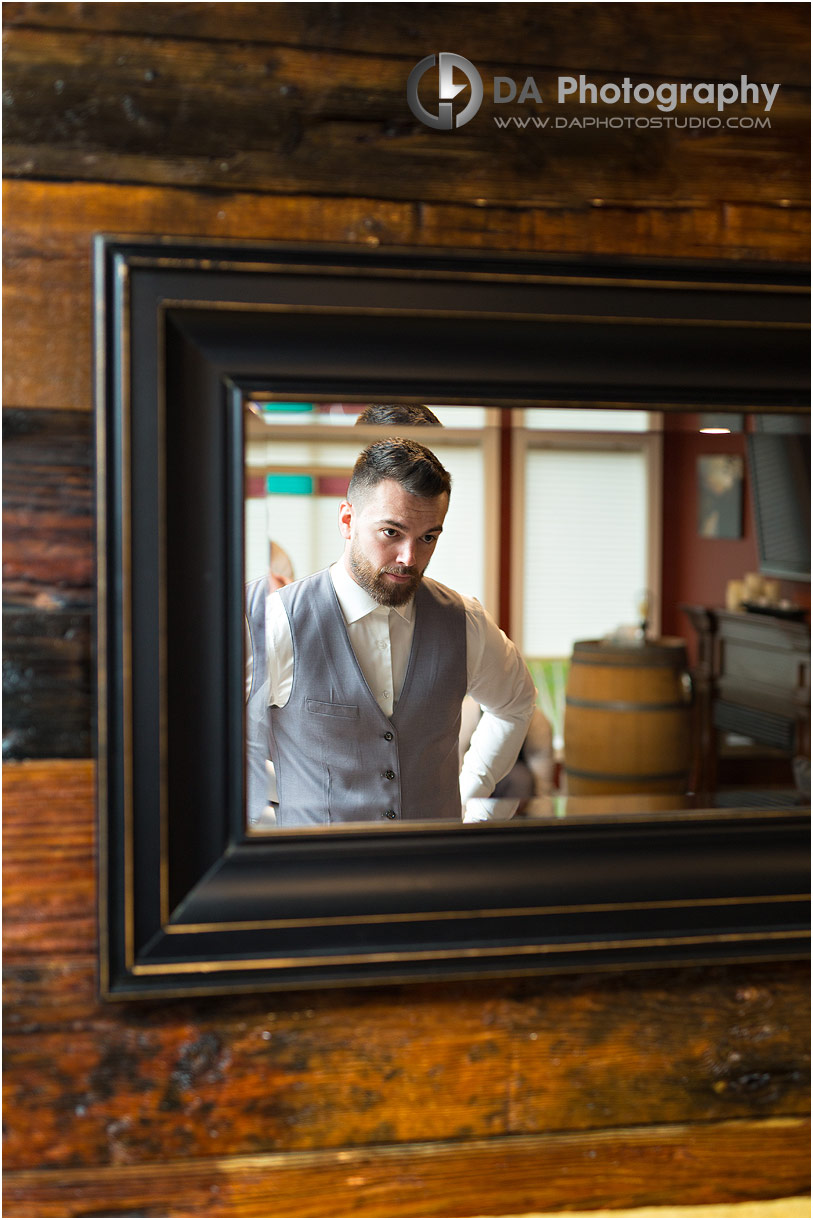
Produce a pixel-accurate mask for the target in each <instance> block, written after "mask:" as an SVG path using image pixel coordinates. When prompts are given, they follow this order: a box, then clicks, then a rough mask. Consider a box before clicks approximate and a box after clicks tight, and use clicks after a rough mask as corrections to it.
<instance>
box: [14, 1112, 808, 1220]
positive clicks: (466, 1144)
mask: <svg viewBox="0 0 813 1220" xmlns="http://www.w3.org/2000/svg"><path fill="white" fill-rule="evenodd" d="M122 1126H123V1124H122ZM809 1148H810V1126H809V1123H807V1122H805V1121H804V1120H801V1119H800V1120H794V1119H773V1120H767V1121H762V1122H726V1123H716V1124H704V1123H698V1124H695V1125H693V1126H691V1127H686V1126H682V1125H677V1126H663V1127H649V1128H626V1129H624V1128H620V1129H617V1130H614V1131H603V1132H591V1133H590V1134H573V1133H556V1132H553V1133H548V1134H546V1135H544V1136H536V1137H532V1138H527V1137H526V1138H522V1137H519V1138H505V1139H492V1140H462V1141H460V1142H455V1143H437V1144H432V1143H415V1144H406V1145H404V1146H402V1147H399V1148H393V1147H391V1146H390V1145H379V1146H377V1147H374V1148H369V1149H365V1150H359V1149H342V1150H337V1151H335V1152H329V1153H319V1154H309V1155H303V1154H300V1155H294V1156H254V1157H236V1158H228V1157H213V1158H211V1159H210V1160H207V1161H191V1162H190V1161H181V1162H169V1163H166V1162H163V1163H161V1162H159V1161H156V1162H154V1163H153V1164H151V1165H150V1166H149V1167H145V1166H132V1165H127V1164H126V1162H124V1163H120V1164H119V1165H117V1166H108V1167H94V1168H92V1169H86V1170H83V1169H72V1168H68V1169H63V1170H60V1171H59V1172H52V1173H7V1174H6V1175H5V1183H4V1202H5V1210H4V1214H5V1215H6V1216H31V1215H35V1214H36V1215H37V1216H41V1217H45V1216H63V1217H64V1216H94V1215H99V1216H100V1215H104V1216H108V1217H110V1216H124V1215H134V1214H135V1215H139V1216H190V1215H197V1216H204V1215H205V1216H232V1217H234V1216H271V1215H273V1216H339V1215H340V1216H471V1215H502V1214H505V1213H510V1214H514V1215H527V1214H530V1213H540V1214H549V1213H550V1212H557V1211H561V1210H563V1209H566V1210H567V1211H568V1212H575V1213H583V1212H584V1211H589V1210H596V1209H598V1208H606V1207H614V1206H615V1207H627V1208H631V1207H636V1206H646V1205H650V1206H652V1205H657V1204H664V1203H671V1204H692V1203H716V1202H735V1201H737V1200H741V1199H759V1198H760V1197H766V1198H774V1197H776V1194H777V1192H779V1193H784V1194H801V1193H802V1192H804V1191H806V1190H807V1183H808V1180H809V1169H808V1164H809ZM768 1166H770V1170H769V1171H768V1172H767V1173H766V1168H767V1167H768Z"/></svg>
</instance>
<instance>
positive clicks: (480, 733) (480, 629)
mask: <svg viewBox="0 0 813 1220" xmlns="http://www.w3.org/2000/svg"><path fill="white" fill-rule="evenodd" d="M464 601H465V604H466V647H467V665H466V668H467V677H468V694H469V695H471V697H472V698H473V699H475V700H476V701H477V702H478V703H479V704H480V706H481V707H482V709H483V715H482V717H481V718H480V722H479V723H478V725H477V728H476V729H475V730H474V733H473V734H472V738H471V744H470V745H469V748H468V750H467V751H466V754H465V757H464V758H463V765H462V768H461V771H460V799H461V802H462V804H463V807H464V809H465V806H466V803H467V802H468V801H470V800H472V799H474V798H475V797H487V796H490V795H491V793H492V792H493V791H494V788H495V786H496V785H497V784H498V783H499V781H500V780H501V779H503V778H504V777H505V776H506V775H507V774H508V772H509V771H510V770H511V768H512V767H513V765H514V763H515V762H516V760H517V755H518V754H519V751H520V749H521V748H522V743H523V741H524V740H525V734H526V732H527V730H528V725H529V724H530V721H531V716H532V715H533V710H534V706H535V703H536V688H535V687H534V684H533V679H532V678H531V675H530V673H529V672H528V667H527V665H526V664H525V662H524V660H523V658H522V654H521V653H520V651H519V649H518V648H517V646H516V644H514V643H513V641H511V640H509V639H508V636H507V635H506V634H505V632H504V631H502V630H501V629H500V628H499V627H498V626H497V624H496V623H495V622H494V620H493V619H492V618H491V617H490V616H489V615H488V614H487V613H486V612H485V610H484V609H483V607H482V606H481V605H480V603H479V602H477V601H476V600H475V599H474V598H464Z"/></svg>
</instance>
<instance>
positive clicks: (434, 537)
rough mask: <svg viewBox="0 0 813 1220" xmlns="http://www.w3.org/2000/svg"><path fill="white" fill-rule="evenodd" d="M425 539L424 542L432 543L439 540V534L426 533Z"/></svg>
mask: <svg viewBox="0 0 813 1220" xmlns="http://www.w3.org/2000/svg"><path fill="white" fill-rule="evenodd" d="M423 540H424V542H430V543H431V542H437V540H438V536H437V534H424V536H423Z"/></svg>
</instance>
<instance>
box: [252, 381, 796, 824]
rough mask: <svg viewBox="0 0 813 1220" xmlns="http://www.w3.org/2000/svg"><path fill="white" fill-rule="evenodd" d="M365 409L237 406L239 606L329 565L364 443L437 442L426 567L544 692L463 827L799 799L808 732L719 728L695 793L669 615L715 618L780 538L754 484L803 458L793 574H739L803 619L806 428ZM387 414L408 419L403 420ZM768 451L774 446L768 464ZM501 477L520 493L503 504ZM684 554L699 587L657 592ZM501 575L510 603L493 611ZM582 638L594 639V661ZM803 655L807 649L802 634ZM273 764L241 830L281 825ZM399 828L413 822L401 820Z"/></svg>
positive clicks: (614, 414) (693, 653)
mask: <svg viewBox="0 0 813 1220" xmlns="http://www.w3.org/2000/svg"><path fill="white" fill-rule="evenodd" d="M368 406H369V404H365V403H343V402H336V401H333V402H320V403H315V402H304V401H299V402H287V401H281V400H279V398H275V397H274V395H273V393H272V392H269V393H255V394H253V395H252V396H251V397H250V398H247V399H246V401H245V404H244V416H243V419H244V429H245V483H244V486H245V574H246V578H247V581H248V582H249V583H248V586H247V587H248V588H250V589H251V590H252V595H251V596H252V598H253V599H254V600H253V602H252V610H251V615H253V616H254V617H255V618H256V616H257V614H258V613H264V611H265V603H266V598H267V596H268V594H269V591H270V590H272V589H274V588H279V587H284V585H286V584H288V583H291V582H292V581H294V580H295V579H298V578H302V577H307V576H310V575H311V574H312V573H314V572H315V571H317V570H319V569H321V568H325V567H328V566H329V565H330V564H332V563H334V562H336V560H337V559H338V558H339V556H340V555H341V552H342V550H343V545H344V544H343V541H342V539H341V537H340V535H339V530H338V505H339V503H340V501H342V500H343V499H344V498H345V495H346V492H347V485H348V482H349V478H350V473H351V470H352V467H353V463H354V461H355V459H356V457H357V455H358V453H359V451H360V450H361V449H362V448H364V447H365V446H367V445H368V444H371V443H375V442H376V441H380V440H381V439H383V438H385V437H388V436H391V435H393V434H398V435H405V436H409V437H412V438H414V439H415V440H418V441H420V442H422V443H424V444H427V445H429V446H430V447H431V448H432V449H433V451H434V452H435V453H436V454H437V456H438V457H439V458H440V460H441V461H442V462H443V464H444V465H445V467H446V468H447V469H448V470H449V471H450V473H451V475H452V481H453V495H452V498H451V501H450V506H449V512H448V515H447V517H446V520H445V522H444V536H443V538H442V540H441V541H440V544H439V546H438V548H437V550H436V551H435V553H434V554H433V556H432V560H431V566H430V568H429V569H428V571H427V575H428V576H430V577H433V578H434V579H436V580H440V581H441V582H442V583H443V584H445V585H447V586H449V587H451V588H454V589H457V590H459V591H461V592H464V593H466V594H469V595H471V596H474V597H476V598H477V599H478V600H479V601H480V602H481V603H482V604H483V605H484V606H485V608H486V609H487V611H488V612H489V613H490V614H491V615H492V616H493V617H494V618H495V619H496V620H498V621H500V619H501V617H502V625H503V627H504V628H505V629H506V630H507V631H508V633H509V634H510V635H511V637H512V638H513V639H514V640H515V641H516V642H517V644H518V645H519V647H520V648H521V650H522V653H523V656H524V659H525V662H526V664H527V665H528V666H529V669H530V671H531V674H532V676H533V679H534V683H535V685H536V689H537V699H536V703H537V706H536V710H535V712H534V718H533V720H532V722H531V725H529V728H528V732H527V735H526V737H525V740H524V741H523V743H522V747H521V753H520V756H519V758H518V759H517V762H516V764H515V765H514V766H513V767H512V768H511V770H510V772H509V773H508V775H507V776H506V777H505V778H504V779H503V780H501V782H500V784H499V786H498V788H497V791H496V793H495V794H494V795H493V796H492V797H489V798H480V799H479V800H476V801H472V802H471V803H470V804H469V806H468V807H467V808H466V809H465V810H464V811H463V812H464V819H465V822H466V823H467V824H470V823H473V822H476V821H507V820H508V819H510V818H515V817H521V818H534V817H549V816H551V815H555V816H557V817H560V818H561V817H566V816H568V814H570V816H571V817H572V816H573V815H575V814H578V813H585V812H587V813H589V812H590V811H591V810H598V809H601V811H603V812H607V811H609V810H613V811H615V812H624V811H640V810H643V809H649V810H651V811H652V810H656V809H659V810H667V809H671V810H677V809H687V808H698V807H703V806H705V805H711V806H713V807H730V806H732V805H737V804H739V805H745V806H750V805H752V804H756V805H759V804H765V803H770V804H771V805H773V806H777V807H787V808H793V807H795V806H798V805H799V804H804V803H807V802H809V768H806V767H805V763H806V762H809V753H807V749H808V747H807V744H806V740H805V739H803V734H802V733H800V734H798V735H796V736H794V738H793V740H792V741H789V742H784V743H782V744H781V745H779V746H777V744H776V743H770V742H766V741H765V740H764V739H763V740H759V738H760V733H759V731H758V730H757V739H755V738H754V737H753V736H748V735H747V734H746V733H742V732H740V733H736V734H735V733H725V734H721V739H720V741H719V743H718V744H719V748H720V749H722V751H723V752H724V754H725V755H726V756H727V762H726V765H727V774H726V775H725V776H723V775H721V777H720V779H721V782H720V785H719V787H717V788H716V789H715V790H714V791H708V790H707V788H705V787H704V786H703V785H702V783H701V779H702V776H701V774H700V761H701V760H700V759H699V758H698V757H697V755H698V754H699V751H700V743H699V741H698V740H697V737H698V734H697V732H696V731H694V732H693V721H696V718H697V717H696V709H694V708H693V697H692V686H691V676H690V668H691V667H692V666H696V664H697V661H698V640H697V637H696V633H695V631H694V628H693V626H692V622H691V618H690V616H689V615H688V614H687V612H686V611H685V610H683V609H682V608H681V606H682V604H684V603H686V602H690V603H691V602H694V603H697V602H698V601H700V602H701V603H702V604H705V605H707V606H708V607H709V608H713V607H718V608H724V607H725V604H726V597H727V592H728V594H729V601H730V596H731V591H732V590H731V589H728V590H727V585H729V583H730V584H731V586H732V587H733V586H734V585H739V584H742V583H743V578H744V575H745V571H746V568H754V569H757V568H759V567H760V566H762V567H765V566H766V565H765V563H764V556H759V555H758V553H757V536H758V534H759V531H760V527H762V533H763V534H764V533H765V530H766V529H767V531H768V535H769V536H770V535H771V532H772V531H773V533H774V534H775V533H776V532H777V525H776V523H774V522H773V520H770V519H767V518H769V517H770V514H771V513H773V512H775V511H776V506H775V505H774V502H773V499H774V498H775V495H776V488H775V486H773V488H772V490H773V493H774V495H773V498H772V497H767V498H766V496H765V495H764V494H763V503H760V500H759V497H758V495H757V492H758V490H759V487H760V479H761V481H762V485H764V484H765V482H766V480H769V479H770V478H771V477H772V478H773V483H774V485H775V482H776V477H777V472H778V470H779V468H780V465H781V463H782V461H784V463H785V467H783V469H784V468H786V469H787V470H788V471H790V470H791V469H793V468H794V464H795V466H796V467H798V469H797V470H796V474H795V477H793V478H791V477H788V478H787V479H785V480H783V485H784V487H785V490H786V493H787V494H786V497H785V502H784V503H783V505H782V506H781V510H782V512H783V514H784V516H783V519H782V530H783V533H784V535H785V538H786V541H785V544H784V545H785V546H786V548H788V547H789V546H790V545H791V542H790V541H788V539H791V540H792V539H796V540H797V542H796V543H794V544H793V545H796V546H798V550H799V555H798V561H797V563H796V566H795V567H791V568H789V569H787V570H785V571H783V575H784V576H785V577H789V576H792V577H794V578H795V579H793V580H790V579H784V580H781V581H780V580H779V579H771V578H769V576H768V575H765V576H760V574H759V573H758V572H751V573H750V576H749V580H750V584H751V587H752V588H753V589H754V591H755V604H754V605H752V606H749V610H748V612H750V613H760V614H765V615H768V616H771V617H773V618H776V619H777V621H779V622H782V623H792V622H797V623H803V622H804V621H805V619H806V618H807V617H808V616H807V615H806V613H805V612H806V611H808V612H809V604H810V593H809V583H806V582H805V581H804V579H800V578H803V577H804V575H805V574H806V572H807V571H808V570H809V534H810V531H809V500H810V470H809V453H808V449H807V446H809V433H806V431H805V429H806V427H807V421H805V420H804V419H801V418H797V417H779V416H766V415H764V414H759V413H751V414H750V415H743V414H741V413H736V414H725V413H723V414H720V415H718V416H717V417H716V419H715V420H714V421H712V423H711V425H710V424H709V420H708V418H707V417H706V416H705V415H699V414H697V413H689V412H683V413H677V414H673V415H670V416H668V417H664V415H662V414H661V413H655V412H646V411H633V410H630V411H607V410H605V411H601V412H598V411H589V410H578V409H567V408H544V407H542V408H529V409H526V410H522V411H514V412H511V413H510V415H509V417H508V418H505V417H501V415H500V413H499V412H496V411H494V410H493V409H491V410H489V409H488V408H484V407H478V406H467V407H462V406H443V405H439V404H435V403H433V404H431V411H432V420H433V422H434V421H437V423H439V424H440V425H442V430H441V428H440V427H436V426H434V427H431V428H429V429H427V428H426V427H414V426H410V425H409V424H408V423H407V424H404V423H403V422H402V423H400V424H399V425H398V426H395V425H394V424H392V423H390V424H387V425H380V426H375V425H374V424H371V423H365V422H364V417H363V414H362V413H363V412H364V411H365V409H366V408H368ZM401 410H402V412H403V413H404V416H403V417H404V418H407V411H408V408H407V407H406V406H404V407H402V408H401ZM373 411H375V408H373ZM394 413H395V411H394V409H388V415H389V416H392V415H393V414H394ZM369 414H370V412H369V410H368V411H367V415H368V416H369ZM766 427H767V428H768V432H766V430H765V429H766ZM766 442H767V444H768V446H769V448H768V449H767V450H765V451H764V452H763V449H762V445H763V444H764V443H766ZM780 443H783V444H784V445H785V448H786V450H787V452H786V453H781V452H778V451H777V445H778V444H780ZM721 450H722V452H720V451H721ZM501 457H502V460H501ZM805 458H807V461H806V463H805ZM675 463H680V464H681V466H682V467H683V468H684V469H685V471H686V472H687V473H688V476H689V477H688V478H687V479H686V484H687V485H686V486H685V487H684V488H682V489H680V490H678V491H677V494H676V489H674V488H671V487H670V488H669V489H668V492H669V494H668V499H667V502H666V504H665V507H664V481H665V479H667V478H668V475H667V474H666V469H667V464H668V466H669V467H671V466H672V465H673V464H675ZM763 468H765V469H764V470H763ZM502 482H504V483H505V484H507V486H509V487H511V488H512V489H513V494H512V495H510V496H508V497H506V499H505V500H503V499H502V496H501V483H502ZM766 499H767V502H765V501H766ZM760 509H761V510H762V513H761V516H760ZM721 514H722V515H721ZM677 547H680V548H682V551H683V552H684V554H683V562H684V566H687V565H688V566H690V567H697V568H702V566H703V565H704V564H705V565H708V564H709V563H713V564H714V572H713V574H712V575H711V576H701V577H698V576H697V574H696V573H694V572H692V571H689V572H684V574H683V576H682V578H674V577H673V578H671V579H670V576H669V574H668V573H667V575H666V578H665V580H664V578H663V575H662V574H663V572H664V557H665V556H666V558H667V561H668V558H669V556H670V555H671V554H673V553H674V551H675V549H676V548H677ZM805 548H806V553H805V554H804V555H803V554H802V552H804V551H805ZM574 557H577V558H576V559H575V561H574ZM738 563H739V565H740V566H739V567H738V566H737V564H738ZM768 567H769V570H770V566H769V565H768ZM738 577H739V578H740V579H739V580H738V579H737V578H738ZM808 581H809V578H808ZM501 584H502V585H503V586H507V587H508V588H510V590H511V594H512V597H511V600H510V604H509V605H508V606H507V607H506V603H507V602H508V599H507V598H505V597H504V598H502V599H500V596H499V590H500V586H501ZM664 595H665V596H664ZM258 596H259V598H260V599H261V603H260V605H258V601H257V599H258ZM742 600H743V597H742V596H741V597H740V601H742ZM736 608H737V609H738V610H739V609H740V606H739V603H736ZM501 612H502V613H501ZM664 624H665V627H664V626H663V625H664ZM255 633H256V641H255ZM263 638H264V625H263V627H261V628H259V629H255V631H252V630H251V629H249V630H247V632H246V658H247V666H248V677H247V698H248V691H249V690H250V689H252V681H254V683H255V689H256V685H257V683H256V677H255V672H254V647H255V644H256V647H257V648H258V649H259V648H260V647H261V641H262V639H263ZM590 640H593V641H596V645H597V646H596V647H595V648H593V649H592V650H589V651H588V650H587V649H586V648H585V641H590ZM799 647H800V649H801V651H802V653H803V652H804V641H803V639H802V638H801V636H800V641H799ZM574 648H576V651H575V652H574ZM647 650H648V651H647ZM802 660H804V658H803V657H802ZM597 661H601V662H603V664H602V665H600V666H599V667H598V668H597V667H596V665H595V664H592V665H591V664H588V662H593V663H594V662H597ZM760 661H761V658H760V657H759V656H758V655H756V654H755V655H754V656H752V657H750V658H748V659H747V660H746V670H747V667H748V665H750V667H751V675H750V676H752V677H753V678H756V677H757V668H758V666H759V664H760ZM664 662H665V663H666V671H665V673H664V670H663V663H664ZM630 665H634V666H635V672H634V674H633V675H631V674H630V670H629V666H630ZM261 667H262V666H261ZM748 676H749V675H748V673H747V672H746V677H748ZM763 676H764V675H763ZM633 685H634V689H635V698H634V699H631V698H629V694H630V692H631V691H632V689H633ZM625 692H626V694H627V696H628V697H627V698H626V699H624V698H622V697H623V696H624V695H625ZM664 692H665V693H666V698H664ZM784 693H785V697H786V699H787V700H788V701H790V700H792V699H796V698H798V696H799V694H800V693H801V691H800V688H799V687H798V684H796V685H795V686H794V685H793V684H791V685H788V688H787V690H786V691H785V692H784ZM478 715H479V711H478V706H477V704H476V703H475V702H474V701H473V700H471V699H470V698H469V699H467V701H466V702H465V704H464V710H463V716H462V724H461V730H460V743H461V744H460V759H461V762H462V758H463V755H464V752H465V749H466V748H467V746H468V743H469V742H470V740H471V735H472V731H473V728H474V726H475V725H476V723H477V719H478ZM566 722H567V724H568V726H569V728H570V733H569V740H568V742H566V741H565V726H566ZM763 736H764V734H763ZM693 738H694V740H693ZM797 738H798V739H797ZM794 764H795V765H794ZM266 765H267V771H268V784H269V793H270V802H269V803H268V804H264V805H263V806H262V807H260V806H258V807H257V808H256V809H254V810H250V811H249V815H250V816H249V829H250V831H251V833H253V834H264V833H266V834H267V833H271V832H273V831H281V830H282V829H283V828H282V827H281V826H278V825H277V819H276V815H275V809H276V801H277V800H278V797H277V791H276V777H275V773H274V767H273V764H272V763H271V762H270V761H268V762H267V764H266ZM403 818H404V819H405V820H407V819H408V818H409V815H408V814H407V813H406V811H405V812H404V814H403ZM362 820H363V819H362ZM409 820H420V817H419V816H416V817H415V818H414V819H409ZM447 820H448V821H449V822H450V823H452V824H454V823H456V822H460V820H461V819H460V814H459V813H458V812H457V811H456V810H450V811H449V814H448V818H447ZM326 828H328V827H320V828H319V829H326ZM335 828H336V825H335V824H334V825H333V829H335ZM289 829H290V827H289Z"/></svg>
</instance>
